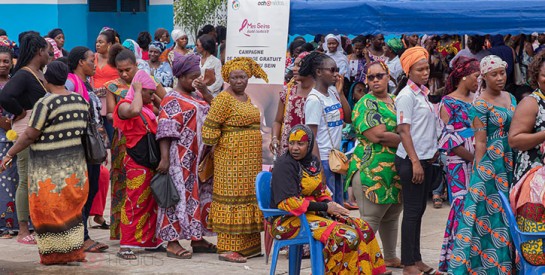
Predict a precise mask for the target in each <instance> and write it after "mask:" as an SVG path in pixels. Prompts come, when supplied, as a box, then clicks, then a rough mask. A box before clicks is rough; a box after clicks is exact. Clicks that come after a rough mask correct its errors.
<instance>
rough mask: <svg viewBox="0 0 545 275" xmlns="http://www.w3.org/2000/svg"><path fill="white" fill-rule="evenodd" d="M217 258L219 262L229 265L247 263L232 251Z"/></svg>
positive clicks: (244, 258) (242, 257)
mask: <svg viewBox="0 0 545 275" xmlns="http://www.w3.org/2000/svg"><path fill="white" fill-rule="evenodd" d="M218 258H219V260H220V261H226V262H231V263H245V262H246V261H247V259H246V257H244V256H242V255H240V254H239V253H237V252H232V251H231V252H227V253H223V254H220V255H219V256H218Z"/></svg>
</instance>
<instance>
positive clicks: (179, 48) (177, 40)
mask: <svg viewBox="0 0 545 275" xmlns="http://www.w3.org/2000/svg"><path fill="white" fill-rule="evenodd" d="M170 36H171V37H172V40H173V41H174V44H173V45H172V47H171V48H169V49H167V50H166V51H164V52H163V54H161V57H160V58H159V60H160V61H161V62H165V61H168V63H169V64H170V65H172V62H173V61H174V53H178V54H181V55H186V54H192V53H193V51H191V49H187V48H186V47H187V43H188V41H189V40H188V38H187V34H186V33H185V32H184V31H182V30H180V29H175V30H173V31H172V33H171V35H170ZM174 82H176V80H175V81H174ZM174 86H176V85H174Z"/></svg>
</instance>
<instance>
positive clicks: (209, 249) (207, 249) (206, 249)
mask: <svg viewBox="0 0 545 275" xmlns="http://www.w3.org/2000/svg"><path fill="white" fill-rule="evenodd" d="M191 248H193V253H218V247H217V246H216V245H215V244H212V243H208V244H207V245H206V246H192V247H191Z"/></svg>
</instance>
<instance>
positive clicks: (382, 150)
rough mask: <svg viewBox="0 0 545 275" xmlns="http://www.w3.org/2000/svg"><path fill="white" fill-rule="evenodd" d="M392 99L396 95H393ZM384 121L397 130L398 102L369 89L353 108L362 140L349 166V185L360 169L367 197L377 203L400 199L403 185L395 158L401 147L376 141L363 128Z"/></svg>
mask: <svg viewBox="0 0 545 275" xmlns="http://www.w3.org/2000/svg"><path fill="white" fill-rule="evenodd" d="M390 97H391V98H392V102H393V100H394V96H393V95H390ZM381 124H384V125H386V131H388V132H392V133H394V132H395V129H396V126H397V123H396V111H395V106H394V104H393V103H392V104H387V103H384V102H383V101H381V100H379V99H377V98H376V97H375V96H374V95H373V94H371V93H369V94H366V95H365V96H364V97H362V98H361V99H360V100H359V101H358V103H356V106H354V111H353V112H352V125H353V127H354V128H355V130H356V137H357V139H358V141H359V143H358V145H357V146H356V149H355V150H354V154H353V156H352V160H351V161H350V167H349V169H348V173H347V177H346V183H345V187H346V188H348V186H350V183H351V181H352V177H353V176H354V174H355V173H356V172H359V173H360V178H361V184H362V188H363V193H364V194H365V197H366V198H367V199H369V200H370V201H371V202H373V203H376V204H396V203H400V202H401V200H400V196H401V192H400V191H401V185H400V183H399V176H398V175H397V172H396V169H395V165H394V159H395V154H396V149H397V148H390V147H387V146H383V145H381V144H378V143H372V142H371V141H370V140H368V139H367V138H366V137H365V136H364V135H363V132H365V131H366V130H369V129H371V128H373V127H375V126H378V125H381Z"/></svg>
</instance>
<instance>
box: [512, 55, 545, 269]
mask: <svg viewBox="0 0 545 275" xmlns="http://www.w3.org/2000/svg"><path fill="white" fill-rule="evenodd" d="M543 64H545V53H543V52H541V53H539V54H537V55H535V56H534V57H533V60H532V63H530V66H529V71H528V76H529V77H530V81H531V84H532V86H533V87H534V88H536V90H535V91H534V92H533V93H532V94H530V95H529V96H527V97H525V98H524V99H522V101H521V102H520V104H519V105H518V106H517V108H516V110H515V114H514V116H513V122H512V123H511V129H510V130H509V144H510V145H511V148H513V149H514V150H519V151H518V152H519V153H518V154H517V161H515V174H514V180H513V182H514V183H516V184H515V185H514V186H513V188H512V189H511V191H510V192H509V194H510V200H511V205H512V206H513V208H514V210H515V215H516V218H517V221H519V224H518V225H519V228H520V229H521V231H525V232H539V231H540V227H541V225H542V224H543V223H545V219H544V217H543V215H534V213H535V212H534V209H537V210H538V211H541V210H542V209H543V208H544V207H545V205H544V203H543V202H544V200H543V194H545V192H544V188H545V184H543V172H545V170H544V169H543V159H544V158H545V151H544V150H543V149H545V148H543V143H544V142H545V136H544V134H545V132H544V130H545V120H544V117H543V114H545V93H544V92H543V91H545V77H544V76H545V66H543ZM535 194H539V195H538V196H536V195H535ZM535 225H537V227H536V226H535ZM524 247H525V248H523V250H522V255H523V256H524V258H525V260H526V261H527V262H528V263H530V264H532V265H545V257H544V255H543V251H544V249H543V242H542V241H541V240H535V241H529V242H526V243H524Z"/></svg>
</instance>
